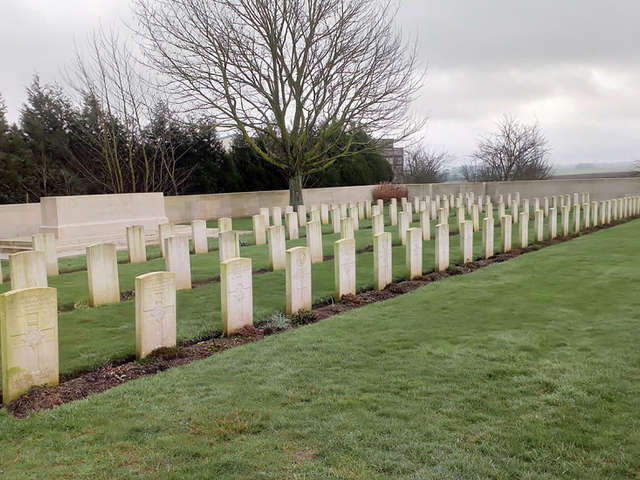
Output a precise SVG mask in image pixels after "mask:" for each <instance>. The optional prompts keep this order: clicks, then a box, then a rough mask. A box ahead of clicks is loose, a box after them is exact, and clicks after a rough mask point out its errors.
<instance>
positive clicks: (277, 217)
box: [271, 205, 326, 226]
mask: <svg viewBox="0 0 640 480" xmlns="http://www.w3.org/2000/svg"><path fill="white" fill-rule="evenodd" d="M325 206H326V205H325ZM271 223H272V225H274V226H278V225H282V209H281V208H280V207H273V208H272V209H271Z"/></svg>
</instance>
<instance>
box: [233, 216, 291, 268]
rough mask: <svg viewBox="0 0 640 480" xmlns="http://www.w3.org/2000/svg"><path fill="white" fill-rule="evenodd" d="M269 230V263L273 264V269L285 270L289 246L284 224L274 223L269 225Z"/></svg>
mask: <svg viewBox="0 0 640 480" xmlns="http://www.w3.org/2000/svg"><path fill="white" fill-rule="evenodd" d="M267 231H268V235H269V264H270V265H271V270H274V271H275V270H283V269H284V268H285V265H286V258H285V250H286V248H287V246H286V245H287V242H286V239H285V235H284V226H283V225H274V226H273V227H269V228H268V229H267ZM237 256H239V255H237Z"/></svg>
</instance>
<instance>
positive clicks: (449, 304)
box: [0, 221, 640, 480]
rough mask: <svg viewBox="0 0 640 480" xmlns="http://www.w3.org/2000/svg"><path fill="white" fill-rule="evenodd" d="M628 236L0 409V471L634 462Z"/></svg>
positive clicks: (587, 468) (335, 472)
mask: <svg viewBox="0 0 640 480" xmlns="http://www.w3.org/2000/svg"><path fill="white" fill-rule="evenodd" d="M639 235H640V221H633V222H629V223H627V224H624V225H620V226H617V227H614V228H611V229H608V230H603V231H600V232H596V233H594V234H591V235H586V236H583V237H580V238H577V239H574V240H572V241H570V242H566V243H562V244H558V245H555V246H552V247H549V248H545V249H543V250H540V251H537V252H533V253H529V254H527V255H524V256H521V257H518V258H516V259H514V260H511V261H509V262H507V263H501V264H494V265H492V266H490V267H488V268H484V269H481V270H478V271H476V272H474V273H472V274H469V275H464V276H457V277H451V278H448V279H445V280H442V281H440V282H436V283H433V284H430V285H428V286H426V287H423V288H421V289H419V290H416V291H415V292H412V293H410V294H407V295H404V296H400V297H397V298H395V299H393V300H390V301H386V302H380V303H377V304H373V305H370V306H367V307H363V308H361V309H357V310H353V311H350V312H348V313H345V314H342V315H339V316H335V317H332V318H329V319H327V320H324V321H322V322H320V323H317V324H314V325H311V326H307V327H303V328H298V329H295V330H290V331H288V332H286V333H284V334H281V335H276V336H272V337H269V338H267V339H265V340H263V341H261V342H259V343H255V344H250V345H245V346H243V347H240V348H236V349H232V350H229V351H226V352H223V353H220V354H217V355H214V356H213V357H211V358H209V359H207V360H204V361H199V362H195V363H192V364H190V365H187V366H184V367H179V368H176V369H172V370H169V371H166V372H163V373H160V374H158V375H156V376H154V377H149V378H145V379H139V380H136V381H133V382H130V383H127V384H125V385H123V386H120V387H117V388H114V389H111V390H109V391H107V392H105V393H103V394H100V395H95V396H92V397H89V398H87V399H85V400H82V401H76V402H72V403H70V404H66V405H63V406H61V407H59V408H57V409H55V410H52V411H43V412H39V413H37V414H35V415H33V416H32V417H30V418H28V419H26V420H17V419H15V418H13V417H11V416H9V415H8V413H7V412H6V411H5V410H2V411H0V431H1V432H2V439H1V440H0V446H1V448H0V475H1V476H2V478H11V479H26V478H88V479H107V478H109V479H111V478H162V479H189V478H193V479H200V478H216V479H236V478H243V479H273V478H298V479H382V478H389V479H418V478H419V479H453V478H460V479H528V480H532V479H560V478H562V479H586V478H588V479H632V478H638V471H639V470H638V468H639V466H640V460H639V459H640V436H639V435H638V434H637V432H638V431H640V402H639V401H638V398H640V350H639V349H638V346H637V338H638V335H637V331H638V327H639V324H640V313H639V312H640V296H639V295H637V291H636V290H637V285H638V282H640V257H639V256H638V255H637V251H638V250H637V239H638V236H639ZM196 292H198V291H197V290H196ZM210 298H213V297H210Z"/></svg>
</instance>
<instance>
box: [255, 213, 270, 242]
mask: <svg viewBox="0 0 640 480" xmlns="http://www.w3.org/2000/svg"><path fill="white" fill-rule="evenodd" d="M251 221H252V224H253V238H254V240H255V242H256V245H264V244H265V243H266V242H267V231H266V229H265V228H266V227H265V223H264V215H253V216H252V217H251Z"/></svg>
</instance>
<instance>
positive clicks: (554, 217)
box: [549, 207, 558, 240]
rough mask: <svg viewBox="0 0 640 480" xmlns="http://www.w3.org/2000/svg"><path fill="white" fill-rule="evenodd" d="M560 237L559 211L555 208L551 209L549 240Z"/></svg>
mask: <svg viewBox="0 0 640 480" xmlns="http://www.w3.org/2000/svg"><path fill="white" fill-rule="evenodd" d="M557 236H558V210H557V209H556V208H555V207H552V208H550V209H549V239H551V240H553V239H554V238H556V237H557Z"/></svg>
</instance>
